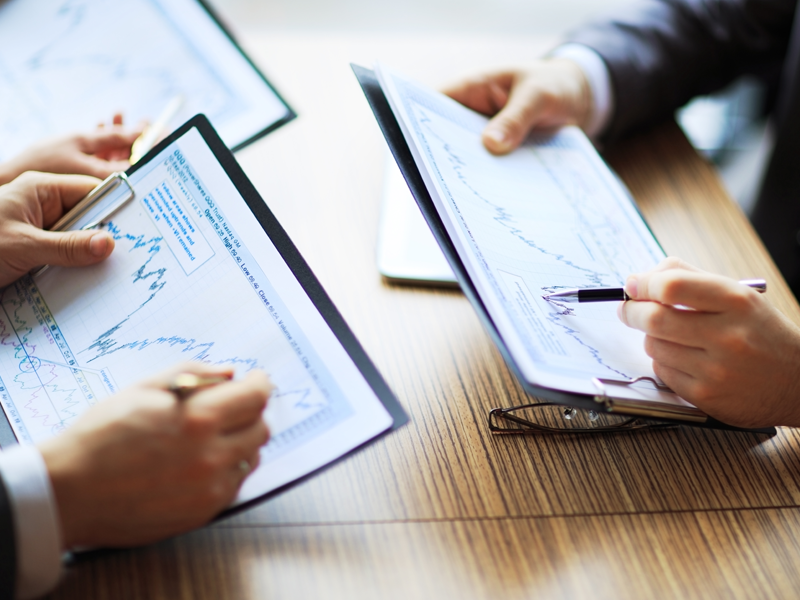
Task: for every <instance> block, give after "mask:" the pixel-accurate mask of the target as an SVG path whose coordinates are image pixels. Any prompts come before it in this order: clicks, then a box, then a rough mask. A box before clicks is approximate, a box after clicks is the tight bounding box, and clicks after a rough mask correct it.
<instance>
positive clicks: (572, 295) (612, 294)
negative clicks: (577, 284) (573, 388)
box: [542, 279, 767, 302]
mask: <svg viewBox="0 0 800 600" xmlns="http://www.w3.org/2000/svg"><path fill="white" fill-rule="evenodd" d="M739 283H741V284H742V285H746V286H747V287H750V288H753V289H754V290H755V291H757V292H759V293H761V294H763V293H764V292H766V291H767V282H766V281H765V280H763V279H742V280H741V281H739ZM542 298H543V299H545V300H558V301H559V302H624V301H626V300H630V299H631V297H630V296H628V294H626V293H625V288H583V289H580V288H576V289H573V290H564V291H563V292H555V293H552V294H545V295H544V296H542Z"/></svg>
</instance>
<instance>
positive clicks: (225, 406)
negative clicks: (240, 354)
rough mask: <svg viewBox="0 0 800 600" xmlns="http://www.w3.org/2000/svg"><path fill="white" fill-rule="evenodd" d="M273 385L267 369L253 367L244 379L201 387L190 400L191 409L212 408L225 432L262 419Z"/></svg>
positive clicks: (230, 431) (221, 429) (202, 409)
mask: <svg viewBox="0 0 800 600" xmlns="http://www.w3.org/2000/svg"><path fill="white" fill-rule="evenodd" d="M272 390H273V385H272V383H271V382H270V380H269V377H267V375H266V374H265V373H264V372H263V371H251V372H250V373H248V375H247V377H246V378H245V379H243V380H241V381H232V382H230V383H225V384H221V385H217V386H214V387H212V388H208V389H206V390H201V391H199V392H197V393H196V394H194V395H193V396H191V397H190V398H189V399H188V400H187V405H188V406H189V407H190V408H191V410H199V411H210V412H211V413H212V414H213V415H214V417H215V419H216V421H217V424H218V428H219V431H221V432H222V433H232V432H234V431H237V430H239V429H242V428H244V427H249V426H250V425H252V424H253V423H254V422H256V421H257V420H260V419H261V413H262V412H263V411H264V409H265V408H266V406H267V398H269V395H270V394H271V393H272Z"/></svg>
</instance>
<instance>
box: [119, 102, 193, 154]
mask: <svg viewBox="0 0 800 600" xmlns="http://www.w3.org/2000/svg"><path fill="white" fill-rule="evenodd" d="M181 106H183V96H180V95H178V96H175V97H174V98H173V99H172V100H170V101H169V103H167V106H166V107H165V108H164V110H163V111H161V114H160V115H159V116H158V119H156V120H155V122H154V123H153V124H152V125H148V126H147V127H145V128H144V131H142V135H140V136H139V137H138V138H136V141H135V142H133V145H132V146H131V158H130V163H131V164H132V165H135V164H136V163H137V162H139V160H141V158H142V157H143V156H144V155H145V154H147V153H148V152H149V151H150V150H151V149H152V148H153V146H155V145H156V143H158V140H159V139H161V136H163V135H164V133H165V132H166V130H167V126H168V125H169V122H170V121H171V120H172V118H173V117H174V116H175V115H176V114H177V113H178V111H179V110H180V109H181Z"/></svg>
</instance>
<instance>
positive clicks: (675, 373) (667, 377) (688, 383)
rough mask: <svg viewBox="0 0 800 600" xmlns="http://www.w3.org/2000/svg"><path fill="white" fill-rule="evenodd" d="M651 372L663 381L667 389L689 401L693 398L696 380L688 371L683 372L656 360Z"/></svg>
mask: <svg viewBox="0 0 800 600" xmlns="http://www.w3.org/2000/svg"><path fill="white" fill-rule="evenodd" d="M653 372H654V373H655V374H656V376H657V377H658V378H659V379H660V380H661V381H663V382H664V383H665V384H666V385H667V386H668V387H669V389H671V390H672V391H673V392H675V393H676V394H678V396H680V397H681V398H685V399H687V400H689V401H690V402H691V400H690V399H691V398H694V395H695V394H694V390H695V389H696V388H697V384H698V380H697V379H696V378H695V377H692V376H691V375H689V374H688V373H684V372H683V371H681V370H679V369H675V368H673V367H665V366H662V365H660V364H659V363H657V362H653Z"/></svg>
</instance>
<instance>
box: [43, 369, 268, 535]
mask: <svg viewBox="0 0 800 600" xmlns="http://www.w3.org/2000/svg"><path fill="white" fill-rule="evenodd" d="M182 372H189V373H196V374H203V375H220V374H223V375H232V373H231V372H230V371H224V370H222V371H221V370H219V369H215V368H213V367H209V366H206V365H202V364H198V363H190V364H185V365H180V366H178V367H175V368H173V369H170V370H168V371H165V372H164V373H161V374H160V375H159V376H157V377H154V378H153V379H150V380H148V381H145V382H142V383H140V384H138V385H136V386H134V387H131V388H128V389H127V390H125V391H123V392H121V393H119V394H117V395H115V396H113V397H112V398H109V399H107V400H105V401H103V402H101V403H100V404H98V405H96V406H94V407H93V408H91V409H90V410H88V411H87V412H86V413H84V415H83V416H82V417H81V418H80V419H79V420H78V421H77V422H76V423H75V424H73V425H72V426H70V427H68V428H67V429H66V431H64V433H62V434H61V435H58V436H56V437H54V438H52V439H50V440H48V441H46V442H44V443H42V444H40V445H39V449H40V450H41V453H42V456H43V457H44V461H45V464H46V465H47V470H48V472H49V474H50V480H51V482H52V485H53V491H54V493H55V498H56V502H57V504H58V510H59V514H60V517H61V519H60V520H61V527H62V534H63V535H62V537H63V543H64V547H65V548H71V547H74V546H90V547H98V546H103V547H122V546H133V545H140V544H146V543H149V542H154V541H156V540H159V539H163V538H165V537H168V536H171V535H176V534H178V533H182V532H184V531H188V530H190V529H193V528H196V527H199V526H201V525H204V524H205V523H207V522H208V521H209V520H210V519H211V518H213V517H214V516H215V515H216V514H218V513H219V512H220V511H221V510H222V509H224V508H225V507H226V506H228V505H229V504H230V503H231V502H232V501H233V500H234V498H235V497H236V493H237V491H238V490H239V487H240V486H241V484H242V481H243V480H244V479H245V477H246V475H247V473H245V472H244V471H243V470H242V469H241V468H240V463H241V462H242V461H247V462H248V463H249V465H250V470H251V471H252V470H253V469H255V468H256V467H257V466H258V463H259V448H260V447H261V446H263V445H264V444H265V443H266V442H267V440H268V439H269V430H268V429H267V425H266V423H265V422H264V420H263V418H262V412H263V410H264V408H265V407H266V404H267V398H268V396H269V395H270V392H271V391H272V385H271V384H270V382H269V379H268V378H267V376H266V375H265V374H264V373H263V372H261V371H252V372H250V373H249V374H248V375H247V377H245V378H244V379H243V380H242V381H232V382H229V383H222V384H219V385H216V386H214V387H210V388H207V389H204V390H201V391H197V392H195V393H194V394H192V395H191V396H190V397H189V398H188V399H186V400H183V401H180V400H178V399H177V398H176V397H175V395H174V394H172V393H170V392H168V391H166V388H167V386H168V385H169V383H170V382H171V381H172V380H173V379H174V377H175V376H176V375H177V374H178V373H182Z"/></svg>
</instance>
